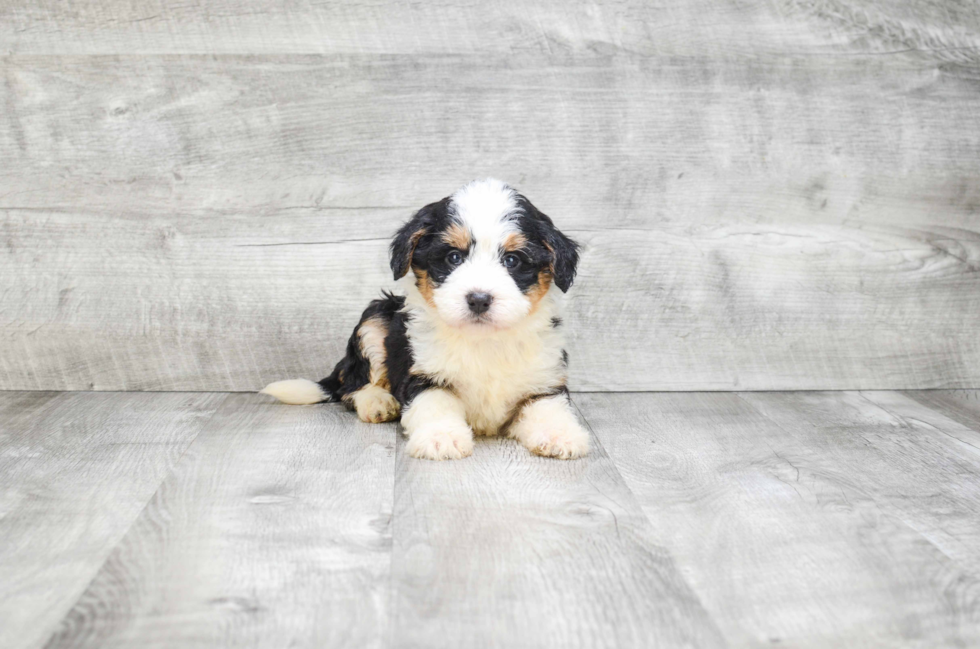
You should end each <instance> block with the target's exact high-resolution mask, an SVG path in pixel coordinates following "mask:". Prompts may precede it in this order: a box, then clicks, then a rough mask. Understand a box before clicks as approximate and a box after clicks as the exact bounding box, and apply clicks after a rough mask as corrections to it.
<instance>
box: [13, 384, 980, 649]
mask: <svg viewBox="0 0 980 649" xmlns="http://www.w3.org/2000/svg"><path fill="white" fill-rule="evenodd" d="M574 400H575V402H576V404H577V406H578V407H579V409H580V412H581V413H582V415H583V417H584V419H585V420H586V421H587V423H588V424H589V426H590V428H591V429H592V431H593V434H594V436H595V440H596V441H595V444H594V452H593V453H592V455H591V456H589V457H588V458H586V459H583V460H579V461H575V462H559V461H554V460H548V459H544V458H538V457H534V456H531V455H530V454H528V453H527V452H526V451H525V450H524V449H522V448H520V447H519V446H518V445H516V444H515V443H512V442H510V441H509V440H497V439H494V440H481V441H480V442H479V443H478V444H477V447H476V451H475V453H474V455H473V456H472V457H471V458H468V459H466V460H463V461H459V462H444V463H431V462H422V461H417V460H413V459H411V458H409V457H408V456H407V455H406V454H405V453H404V448H403V447H404V442H403V440H402V439H401V438H400V436H399V435H398V434H397V426H396V425H381V426H372V425H367V424H363V423H360V422H358V421H357V420H356V418H355V417H353V416H352V415H350V414H349V413H347V412H346V411H344V410H343V409H342V408H341V407H339V406H335V405H323V406H309V407H288V406H283V405H280V404H274V403H270V402H269V401H267V400H265V399H264V398H262V397H259V396H256V395H250V394H223V393H203V394H202V393H198V394H191V393H50V392H48V393H44V392H0V576H2V578H0V646H2V647H5V648H6V647H31V648H33V647H42V646H50V647H75V646H86V647H137V646H138V647H151V646H181V647H184V646H191V647H193V646H200V647H205V646H254V647H280V646H283V647H285V646H297V647H302V646H311V647H347V646H350V647H463V646H465V647H544V646H556V647H557V646H583V647H586V646H587V647H648V646H659V647H673V646H697V647H708V646H730V647H760V646H764V645H765V646H773V645H777V644H778V645H781V646H793V647H826V646H917V647H919V646H921V647H933V646H975V645H976V644H977V643H980V417H978V414H980V408H978V405H977V404H978V400H977V392H976V391H970V390H958V391H957V390H951V391H930V392H902V393H900V392H853V391H852V392H790V393H771V392H769V393H579V394H576V395H575V396H574Z"/></svg>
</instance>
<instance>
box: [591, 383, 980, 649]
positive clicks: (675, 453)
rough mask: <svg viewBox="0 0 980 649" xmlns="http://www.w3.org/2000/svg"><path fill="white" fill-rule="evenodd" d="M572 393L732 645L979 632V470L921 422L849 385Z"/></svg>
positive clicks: (891, 642) (903, 640)
mask: <svg viewBox="0 0 980 649" xmlns="http://www.w3.org/2000/svg"><path fill="white" fill-rule="evenodd" d="M876 394H878V395H879V396H881V397H882V398H887V399H894V398H898V399H903V398H902V397H901V396H900V395H897V394H895V395H885V393H876ZM576 401H577V402H578V403H579V404H580V406H581V408H582V411H583V412H584V414H585V415H586V417H587V419H588V420H589V422H590V423H591V424H592V427H593V429H594V430H595V431H596V432H597V434H598V436H599V437H600V438H601V439H602V441H603V444H604V445H605V446H606V448H607V449H608V451H609V455H610V457H611V458H612V459H613V461H614V462H615V464H616V466H617V468H618V469H619V471H620V472H621V474H622V475H623V478H624V479H625V481H626V483H627V485H628V486H629V487H630V488H631V489H632V491H633V492H634V493H635V494H636V497H637V499H638V500H639V502H640V503H641V505H642V506H643V509H644V511H645V513H646V514H647V516H648V517H649V519H650V521H651V523H652V526H653V529H654V530H655V532H656V536H655V538H656V540H657V542H658V543H661V544H662V545H663V546H664V547H666V548H667V549H668V550H669V551H670V552H671V554H672V555H673V556H674V557H676V561H677V564H678V567H679V568H680V570H681V571H682V573H683V574H684V575H685V577H686V578H687V580H688V582H689V583H690V584H691V586H692V588H693V589H694V591H695V593H696V594H697V595H698V596H699V597H700V598H701V600H702V602H703V603H704V606H705V609H706V610H707V611H708V613H709V614H710V615H711V616H712V618H713V619H714V620H715V621H716V623H717V624H718V627H719V628H720V630H721V632H722V633H723V635H724V637H725V639H726V640H727V641H728V642H729V644H730V645H731V646H761V645H775V644H777V643H778V644H779V645H780V646H793V647H828V646H924V647H925V646H971V645H974V644H976V643H977V642H978V641H980V610H978V608H977V600H976V596H975V594H976V592H977V588H978V586H980V581H978V578H980V572H978V565H977V563H976V559H977V556H978V555H980V551H978V550H977V548H980V535H978V532H980V463H978V462H977V461H976V457H975V456H974V455H973V454H972V452H971V451H970V450H969V447H967V446H966V445H964V444H962V443H961V442H959V441H957V440H955V439H953V438H952V437H950V436H948V435H946V434H945V433H943V432H940V431H938V430H937V429H935V428H934V426H933V425H931V424H928V423H923V422H924V421H925V420H924V419H917V418H916V417H915V416H913V415H911V413H906V415H907V416H905V417H899V416H896V415H893V414H891V413H890V412H888V411H885V410H883V409H882V408H881V407H879V406H877V405H876V404H875V403H872V402H871V401H869V400H868V399H867V398H865V397H864V396H862V395H861V394H859V393H825V394H815V393H784V394H774V393H748V394H745V393H743V394H741V395H735V394H730V393H728V394H726V393H710V394H705V393H687V394H677V393H675V394H630V395H622V394H619V395H610V394H583V395H577V396H576ZM903 402H904V404H905V406H906V407H916V406H917V405H918V404H915V403H914V402H911V401H909V400H904V399H903ZM750 404H751V405H750ZM757 408H760V409H761V410H762V412H761V413H760V411H759V410H758V409H757ZM919 408H920V409H921V406H919ZM762 413H764V414H765V416H764V415H763V414H762ZM917 414H918V416H919V417H923V418H924V417H925V415H923V413H921V412H919V413H917ZM770 418H771V419H770ZM947 423H948V424H951V425H953V426H955V423H954V422H951V421H948V420H947ZM944 529H945V530H946V531H945V532H943V530H944Z"/></svg>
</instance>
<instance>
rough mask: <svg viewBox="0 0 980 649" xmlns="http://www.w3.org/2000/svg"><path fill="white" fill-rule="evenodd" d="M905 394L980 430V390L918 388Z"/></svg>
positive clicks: (968, 426)
mask: <svg viewBox="0 0 980 649" xmlns="http://www.w3.org/2000/svg"><path fill="white" fill-rule="evenodd" d="M903 394H904V395H905V396H907V397H909V398H910V399H914V400H916V401H918V402H919V403H921V404H923V405H925V406H928V407H929V408H932V409H934V410H937V411H939V412H941V413H942V414H943V415H945V416H947V417H949V418H950V419H952V420H954V421H957V422H959V423H960V424H962V425H963V426H966V427H967V428H969V429H971V430H974V431H980V390H929V391H927V392H926V391H921V390H916V391H907V392H903Z"/></svg>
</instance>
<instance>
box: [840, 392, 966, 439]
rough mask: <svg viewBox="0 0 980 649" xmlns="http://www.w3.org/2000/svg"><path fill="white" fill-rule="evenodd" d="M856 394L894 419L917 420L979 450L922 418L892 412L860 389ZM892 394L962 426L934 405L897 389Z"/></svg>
mask: <svg viewBox="0 0 980 649" xmlns="http://www.w3.org/2000/svg"><path fill="white" fill-rule="evenodd" d="M858 394H859V395H861V398H862V399H864V400H865V401H867V402H868V403H870V404H871V405H873V406H875V407H876V408H881V409H882V410H884V411H885V412H887V413H888V414H889V415H891V416H892V417H895V418H896V419H899V420H901V421H903V422H904V421H917V422H919V423H920V424H925V425H926V426H928V427H930V428H933V429H935V430H938V431H939V432H940V433H942V434H943V435H945V436H946V437H948V438H949V439H950V440H952V441H953V442H956V443H958V444H965V445H967V446H969V447H970V448H972V449H974V450H976V451H980V447H977V446H975V445H973V444H971V443H970V442H967V441H965V440H962V439H960V438H959V437H956V436H955V435H953V434H951V433H947V432H946V431H945V430H944V429H942V428H940V427H939V426H935V425H933V424H930V423H929V422H927V421H923V420H921V419H915V418H914V417H905V416H903V415H898V414H896V413H894V412H893V411H892V410H890V409H889V408H888V407H887V406H883V405H881V404H880V403H877V402H876V401H872V400H871V399H869V398H868V397H866V396H864V394H863V393H862V391H860V390H859V391H858ZM893 394H897V395H898V396H900V397H902V398H903V399H907V400H909V401H911V402H912V403H915V404H918V405H920V406H922V407H923V408H925V409H926V410H929V411H931V412H933V413H935V414H937V415H939V416H940V417H942V418H943V419H948V420H949V421H951V422H953V423H954V424H957V425H960V426H963V424H961V423H960V422H958V421H956V420H955V419H953V418H952V417H950V416H948V415H946V414H944V413H943V412H941V411H939V410H936V408H935V407H934V406H931V405H929V404H926V403H921V402H919V401H916V400H915V399H912V398H911V397H907V396H905V395H904V394H902V393H901V392H899V391H898V390H895V391H893ZM963 427H964V428H969V429H970V430H973V429H972V428H970V427H969V426H963Z"/></svg>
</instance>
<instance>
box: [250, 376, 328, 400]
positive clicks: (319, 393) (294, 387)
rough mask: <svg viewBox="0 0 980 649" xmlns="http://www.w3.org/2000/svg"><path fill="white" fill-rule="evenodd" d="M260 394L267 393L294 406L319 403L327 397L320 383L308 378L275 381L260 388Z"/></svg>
mask: <svg viewBox="0 0 980 649" xmlns="http://www.w3.org/2000/svg"><path fill="white" fill-rule="evenodd" d="M260 394H268V395H270V396H273V397H275V398H276V399H279V400H280V401H282V402H283V403H288V404H291V405H294V406H305V405H307V404H311V403H320V402H321V401H323V400H324V399H326V398H327V393H326V392H324V391H323V388H321V387H320V384H319V383H314V382H313V381H310V380H309V379H290V380H288V381H276V382H275V383H270V384H269V385H267V386H265V387H264V388H262V390H261V391H260Z"/></svg>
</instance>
